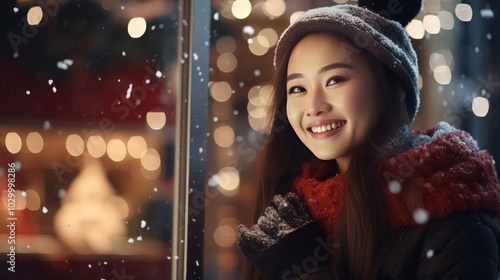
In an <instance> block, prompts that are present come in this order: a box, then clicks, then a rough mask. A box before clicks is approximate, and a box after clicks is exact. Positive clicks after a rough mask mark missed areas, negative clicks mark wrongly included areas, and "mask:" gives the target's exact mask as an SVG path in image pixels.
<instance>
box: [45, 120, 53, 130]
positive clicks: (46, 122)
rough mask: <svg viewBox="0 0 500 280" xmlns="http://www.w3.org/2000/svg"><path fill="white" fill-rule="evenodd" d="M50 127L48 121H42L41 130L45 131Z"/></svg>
mask: <svg viewBox="0 0 500 280" xmlns="http://www.w3.org/2000/svg"><path fill="white" fill-rule="evenodd" d="M51 127H52V125H51V124H50V122H49V121H44V122H43V130H45V131H47V130H49V129H50V128H51Z"/></svg>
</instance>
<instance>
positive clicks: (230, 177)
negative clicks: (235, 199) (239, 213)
mask: <svg viewBox="0 0 500 280" xmlns="http://www.w3.org/2000/svg"><path fill="white" fill-rule="evenodd" d="M217 175H218V185H217V186H218V189H219V191H220V192H221V193H223V194H224V195H227V196H233V195H235V194H236V193H237V191H238V187H239V186H240V172H239V171H238V169H236V168H234V167H232V166H228V167H223V168H221V169H220V170H219V172H218V174H217Z"/></svg>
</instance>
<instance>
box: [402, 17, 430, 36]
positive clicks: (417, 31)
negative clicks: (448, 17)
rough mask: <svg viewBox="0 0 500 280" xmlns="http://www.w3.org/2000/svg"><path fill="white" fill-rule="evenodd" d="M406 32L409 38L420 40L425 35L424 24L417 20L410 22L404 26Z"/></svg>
mask: <svg viewBox="0 0 500 280" xmlns="http://www.w3.org/2000/svg"><path fill="white" fill-rule="evenodd" d="M406 30H407V31H408V34H410V36H411V37H412V38H413V39H422V38H424V35H425V29H424V24H423V23H422V21H420V20H418V19H414V20H412V21H411V22H410V23H409V24H408V25H407V26H406Z"/></svg>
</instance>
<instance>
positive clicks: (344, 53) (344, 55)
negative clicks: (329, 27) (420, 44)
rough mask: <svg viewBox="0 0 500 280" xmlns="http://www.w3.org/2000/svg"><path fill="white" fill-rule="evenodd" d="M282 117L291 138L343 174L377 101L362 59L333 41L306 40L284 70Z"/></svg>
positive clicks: (374, 119) (329, 37) (372, 121)
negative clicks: (294, 136)
mask: <svg viewBox="0 0 500 280" xmlns="http://www.w3.org/2000/svg"><path fill="white" fill-rule="evenodd" d="M286 89H287V93H286V94H287V101H286V111H287V116H288V119H289V121H290V124H291V125H292V127H293V129H294V131H295V133H296V134H297V135H298V137H299V138H300V140H301V141H302V142H303V143H304V144H305V145H306V146H307V148H309V150H311V152H312V153H313V154H314V155H315V156H316V157H318V158H319V159H322V160H331V159H336V161H337V164H338V166H339V169H340V171H341V172H345V171H346V169H347V166H348V164H349V160H350V157H351V155H352V152H353V151H354V150H355V149H356V147H358V146H359V144H360V143H361V142H362V140H363V139H364V138H366V137H367V135H368V133H370V130H371V129H372V128H373V126H374V124H375V122H377V118H378V111H379V109H378V108H379V105H378V104H379V101H378V100H377V97H376V89H375V81H374V79H373V77H372V72H371V71H370V68H369V65H368V62H367V61H366V59H364V58H363V57H361V56H360V55H358V54H356V51H354V49H353V47H352V46H350V45H348V44H347V43H345V42H344V41H341V40H339V39H338V38H337V37H335V36H332V35H329V34H325V33H317V34H316V33H315V34H310V35H307V36H306V37H305V38H303V39H302V40H301V41H300V42H299V43H298V44H297V45H296V46H295V48H294V49H293V51H292V53H291V55H290V59H289V61H288V69H287V83H286Z"/></svg>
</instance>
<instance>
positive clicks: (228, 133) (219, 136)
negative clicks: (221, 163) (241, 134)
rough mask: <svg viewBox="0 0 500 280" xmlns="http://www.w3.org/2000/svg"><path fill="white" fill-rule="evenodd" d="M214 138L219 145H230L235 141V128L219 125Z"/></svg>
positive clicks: (225, 146)
mask: <svg viewBox="0 0 500 280" xmlns="http://www.w3.org/2000/svg"><path fill="white" fill-rule="evenodd" d="M214 140H215V143H216V144H217V145H219V147H222V148H227V147H230V146H231V145H233V143H234V130H233V129H232V128H231V127H230V126H228V125H222V126H219V127H217V128H216V129H215V131H214Z"/></svg>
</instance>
